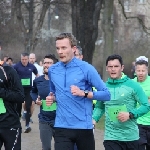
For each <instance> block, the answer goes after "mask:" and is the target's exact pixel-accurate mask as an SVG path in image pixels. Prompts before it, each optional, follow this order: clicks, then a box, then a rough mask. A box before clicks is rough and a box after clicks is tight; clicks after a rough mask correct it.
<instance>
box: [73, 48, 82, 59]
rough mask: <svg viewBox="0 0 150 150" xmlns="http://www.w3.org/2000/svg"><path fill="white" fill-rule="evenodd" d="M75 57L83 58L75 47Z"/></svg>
mask: <svg viewBox="0 0 150 150" xmlns="http://www.w3.org/2000/svg"><path fill="white" fill-rule="evenodd" d="M75 57H76V58H78V59H81V60H82V59H83V55H82V54H80V53H79V50H78V49H76V51H75Z"/></svg>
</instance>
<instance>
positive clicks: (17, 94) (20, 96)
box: [0, 66, 25, 128]
mask: <svg viewBox="0 0 150 150" xmlns="http://www.w3.org/2000/svg"><path fill="white" fill-rule="evenodd" d="M3 68H4V70H5V72H6V76H7V79H6V77H5V75H4V72H3V71H2V69H1V68H0V98H2V99H3V103H4V107H5V109H6V112H5V113H0V128H20V127H21V124H20V120H19V115H18V113H17V111H16V107H17V103H22V102H23V101H24V99H25V96H24V91H23V87H22V85H21V81H20V78H19V76H18V74H17V72H16V71H15V70H14V69H13V68H12V67H10V66H3Z"/></svg>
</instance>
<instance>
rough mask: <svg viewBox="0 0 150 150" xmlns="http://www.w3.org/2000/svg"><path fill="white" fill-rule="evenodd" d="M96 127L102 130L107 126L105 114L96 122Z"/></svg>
mask: <svg viewBox="0 0 150 150" xmlns="http://www.w3.org/2000/svg"><path fill="white" fill-rule="evenodd" d="M96 128H97V129H100V130H104V128H105V116H104V115H103V116H102V118H101V119H100V120H99V122H98V123H97V124H96Z"/></svg>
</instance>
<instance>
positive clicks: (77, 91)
mask: <svg viewBox="0 0 150 150" xmlns="http://www.w3.org/2000/svg"><path fill="white" fill-rule="evenodd" d="M70 88H71V93H72V95H75V96H85V93H84V91H83V90H80V88H79V87H77V86H75V85H71V87H70Z"/></svg>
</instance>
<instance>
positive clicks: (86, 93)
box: [84, 90, 89, 98]
mask: <svg viewBox="0 0 150 150" xmlns="http://www.w3.org/2000/svg"><path fill="white" fill-rule="evenodd" d="M84 94H85V96H84V97H85V98H86V97H87V96H88V94H89V91H87V90H85V91H84Z"/></svg>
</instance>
